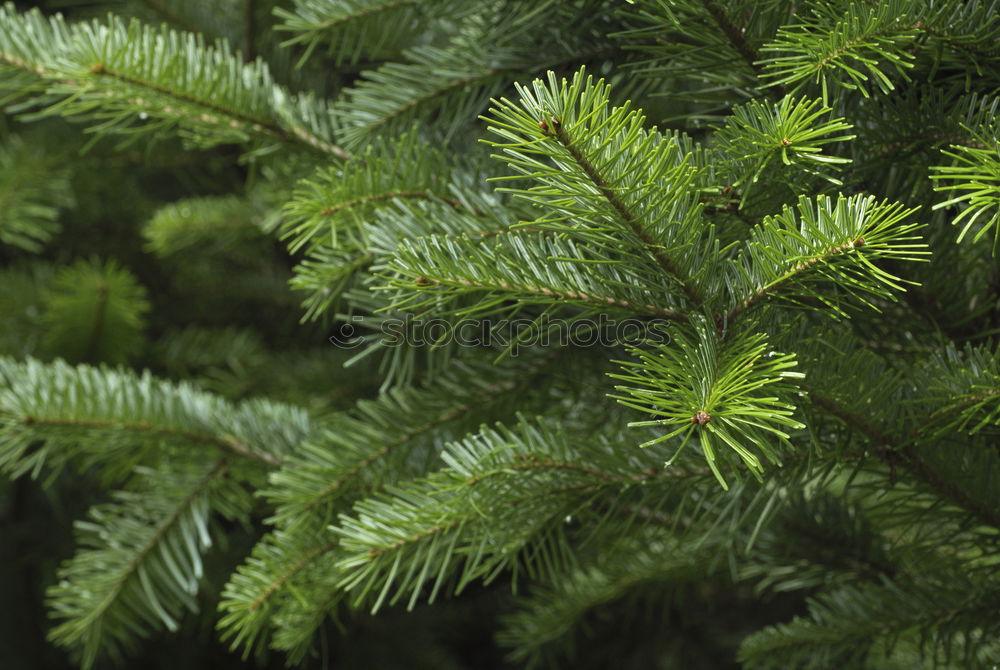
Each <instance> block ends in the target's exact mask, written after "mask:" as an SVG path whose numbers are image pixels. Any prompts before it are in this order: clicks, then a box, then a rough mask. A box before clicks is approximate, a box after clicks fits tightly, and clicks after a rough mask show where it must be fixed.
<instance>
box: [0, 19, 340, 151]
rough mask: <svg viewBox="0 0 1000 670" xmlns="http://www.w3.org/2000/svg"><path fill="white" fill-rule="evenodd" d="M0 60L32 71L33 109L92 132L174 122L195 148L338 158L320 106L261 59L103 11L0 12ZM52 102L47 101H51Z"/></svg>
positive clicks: (157, 129) (155, 129) (156, 129)
mask: <svg viewBox="0 0 1000 670" xmlns="http://www.w3.org/2000/svg"><path fill="white" fill-rule="evenodd" d="M0 25H2V26H4V31H3V35H5V37H0V63H3V64H5V65H6V66H8V68H16V69H20V70H23V71H26V72H30V73H32V74H34V75H36V76H38V77H40V78H41V82H40V83H41V84H43V85H44V89H43V90H44V93H42V94H40V95H37V96H35V99H36V101H37V103H38V104H39V105H41V106H43V108H42V110H41V111H39V112H38V113H37V114H36V116H37V115H42V116H47V115H54V114H61V115H65V116H68V117H82V118H84V119H89V120H93V121H95V122H97V125H95V126H94V127H93V130H94V131H95V132H100V133H119V134H121V133H124V134H135V133H140V132H146V133H148V132H152V133H163V132H164V131H165V130H169V129H173V128H175V127H176V128H179V129H180V130H181V131H182V133H187V135H186V136H187V138H188V139H190V140H191V141H192V142H195V143H196V144H201V145H207V146H212V145H214V144H218V143H223V142H237V143H244V142H248V141H250V140H251V139H253V138H254V137H257V138H261V139H265V140H268V139H269V140H272V141H273V140H277V141H279V142H283V143H288V144H294V145H298V146H304V147H307V148H309V149H312V150H315V151H317V152H319V153H322V154H326V155H332V156H335V157H337V158H340V159H348V158H350V157H351V156H350V154H349V153H347V152H346V151H344V150H343V149H341V148H340V147H337V146H336V145H334V144H333V143H332V142H331V141H330V137H331V135H332V131H331V128H330V126H329V121H328V120H322V119H321V117H322V116H324V115H325V109H323V106H322V105H321V104H319V103H317V102H316V101H315V100H313V99H311V98H309V97H307V96H306V97H299V98H292V97H291V96H289V95H288V94H287V93H286V92H285V91H283V90H282V89H281V88H280V87H278V86H277V85H276V84H275V83H274V81H273V78H272V77H271V74H270V72H269V71H268V69H267V67H266V65H264V64H263V62H262V61H257V62H254V63H252V64H243V63H242V62H241V61H239V60H238V59H237V58H236V57H235V56H233V55H232V54H230V53H229V49H228V45H226V44H225V43H224V42H220V43H218V44H216V45H214V46H206V44H205V42H204V40H203V38H201V37H200V36H196V35H192V34H186V33H178V32H176V31H172V30H169V29H167V28H162V29H152V28H149V27H146V26H142V25H141V24H139V23H137V22H133V23H131V24H129V25H127V26H126V25H125V24H124V23H123V22H121V21H120V20H118V19H115V18H114V17H112V18H111V19H110V20H109V23H108V24H107V25H102V24H100V23H96V22H93V23H80V24H73V25H67V24H66V23H65V22H64V20H63V19H62V17H61V16H59V15H57V16H55V17H53V18H51V19H45V18H44V17H43V16H42V15H41V14H40V13H39V12H38V11H37V10H35V11H31V12H27V13H24V14H19V13H17V12H16V11H14V7H13V5H11V4H7V5H4V6H3V8H2V9H0ZM53 100H55V102H53Z"/></svg>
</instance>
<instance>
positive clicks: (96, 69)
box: [90, 63, 104, 74]
mask: <svg viewBox="0 0 1000 670" xmlns="http://www.w3.org/2000/svg"><path fill="white" fill-rule="evenodd" d="M90 73H91V74H104V63H94V64H93V65H91V66H90Z"/></svg>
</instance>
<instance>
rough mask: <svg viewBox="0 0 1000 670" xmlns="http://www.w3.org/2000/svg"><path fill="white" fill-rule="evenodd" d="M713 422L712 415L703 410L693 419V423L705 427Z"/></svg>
mask: <svg viewBox="0 0 1000 670" xmlns="http://www.w3.org/2000/svg"><path fill="white" fill-rule="evenodd" d="M711 420H712V417H711V415H710V414H709V413H708V412H706V411H704V410H701V411H700V412H698V413H697V414H695V415H694V416H692V417H691V423H696V424H698V425H699V426H704V425H705V424H706V423H708V422H709V421H711Z"/></svg>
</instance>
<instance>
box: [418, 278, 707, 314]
mask: <svg viewBox="0 0 1000 670" xmlns="http://www.w3.org/2000/svg"><path fill="white" fill-rule="evenodd" d="M435 284H441V285H444V286H461V287H463V288H473V289H484V290H501V291H507V292H511V293H521V294H526V295H534V296H541V297H544V298H546V299H551V300H556V301H558V300H572V301H580V302H585V303H588V304H591V305H599V306H610V307H617V308H619V309H624V310H626V311H628V312H633V313H635V314H648V315H650V316H660V317H664V318H667V319H670V320H671V321H681V322H683V321H687V320H688V317H687V315H685V314H681V313H680V312H675V311H674V310H672V309H667V308H666V307H657V306H656V305H650V304H645V305H641V304H636V303H631V302H629V301H627V300H622V299H620V298H614V297H612V296H602V295H593V294H589V293H582V292H580V291H556V290H553V289H550V288H547V287H545V286H526V285H523V286H522V285H514V284H509V283H507V282H501V281H496V282H490V281H474V280H471V279H458V278H454V277H434V276H430V277H427V276H422V277H420V278H418V279H417V281H416V285H417V286H423V287H429V286H433V285H435Z"/></svg>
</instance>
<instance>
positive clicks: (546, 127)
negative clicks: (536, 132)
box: [538, 119, 549, 135]
mask: <svg viewBox="0 0 1000 670" xmlns="http://www.w3.org/2000/svg"><path fill="white" fill-rule="evenodd" d="M538 127H539V128H541V129H542V132H543V133H545V134H546V135H548V134H549V124H547V123H545V119H542V120H541V121H539V122H538Z"/></svg>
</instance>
